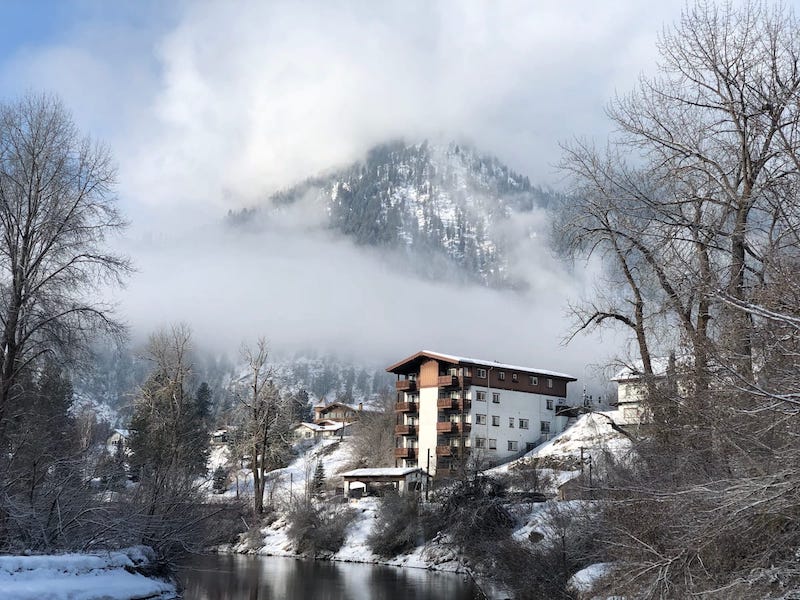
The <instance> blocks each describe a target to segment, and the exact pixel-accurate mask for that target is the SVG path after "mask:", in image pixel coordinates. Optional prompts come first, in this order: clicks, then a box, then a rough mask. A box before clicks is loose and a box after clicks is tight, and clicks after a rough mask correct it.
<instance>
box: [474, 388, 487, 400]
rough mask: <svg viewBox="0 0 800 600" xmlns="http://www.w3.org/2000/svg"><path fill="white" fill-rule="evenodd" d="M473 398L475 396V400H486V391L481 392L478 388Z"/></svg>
mask: <svg viewBox="0 0 800 600" xmlns="http://www.w3.org/2000/svg"><path fill="white" fill-rule="evenodd" d="M475 398H476V399H477V400H481V401H483V402H486V392H481V391H480V390H479V391H478V392H477V393H476V394H475Z"/></svg>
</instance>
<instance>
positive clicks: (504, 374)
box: [497, 371, 506, 381]
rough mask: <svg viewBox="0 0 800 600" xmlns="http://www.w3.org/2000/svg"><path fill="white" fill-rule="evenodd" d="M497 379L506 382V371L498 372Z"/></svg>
mask: <svg viewBox="0 0 800 600" xmlns="http://www.w3.org/2000/svg"><path fill="white" fill-rule="evenodd" d="M497 378H498V379H499V380H500V381H505V380H506V372H505V371H498V372H497Z"/></svg>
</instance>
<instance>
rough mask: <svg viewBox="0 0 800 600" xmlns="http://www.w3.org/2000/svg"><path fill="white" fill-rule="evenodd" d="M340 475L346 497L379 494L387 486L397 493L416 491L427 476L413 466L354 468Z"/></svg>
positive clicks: (421, 486)
mask: <svg viewBox="0 0 800 600" xmlns="http://www.w3.org/2000/svg"><path fill="white" fill-rule="evenodd" d="M341 476H342V479H344V485H345V495H346V496H347V497H348V498H359V497H361V496H362V495H363V496H370V495H381V494H382V493H383V492H384V491H385V490H386V489H387V488H390V489H394V490H396V491H397V493H399V494H405V493H409V492H418V491H420V490H422V489H423V488H424V486H425V482H426V481H427V478H428V477H427V473H425V471H423V470H422V469H418V468H413V467H411V468H406V467H404V468H397V467H388V468H380V469H355V470H353V471H346V472H344V473H342V474H341Z"/></svg>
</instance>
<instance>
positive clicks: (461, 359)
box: [386, 350, 577, 381]
mask: <svg viewBox="0 0 800 600" xmlns="http://www.w3.org/2000/svg"><path fill="white" fill-rule="evenodd" d="M421 356H426V357H429V358H434V359H436V358H438V359H441V360H445V361H448V362H451V363H469V364H472V365H481V366H486V367H493V368H496V369H508V370H509V371H525V372H527V373H536V374H537V375H547V376H549V377H557V378H559V379H568V380H570V381H577V378H576V377H573V376H572V375H567V374H566V373H559V372H558V371H548V370H547V369H537V368H536V367H522V366H519V365H510V364H506V363H501V362H497V361H494V360H482V359H480V358H468V357H465V356H456V355H455V354H443V353H442V352H433V351H432V350H421V351H419V352H417V353H416V354H412V355H411V356H409V357H408V358H405V359H403V360H401V361H400V362H398V363H395V364H393V365H392V366H390V367H388V368H387V369H386V370H387V371H394V370H395V369H397V368H399V367H401V366H403V365H405V364H406V363H409V362H411V361H413V360H415V359H417V358H419V357H421Z"/></svg>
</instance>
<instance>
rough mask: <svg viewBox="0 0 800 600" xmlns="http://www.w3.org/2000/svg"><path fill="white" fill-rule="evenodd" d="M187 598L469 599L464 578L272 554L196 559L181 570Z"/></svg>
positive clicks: (474, 593)
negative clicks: (274, 555)
mask: <svg viewBox="0 0 800 600" xmlns="http://www.w3.org/2000/svg"><path fill="white" fill-rule="evenodd" d="M179 577H180V579H181V581H182V582H183V584H184V586H185V591H184V598H185V599H186V600H239V599H246V600H311V599H314V600H316V599H319V600H327V599H330V600H401V599H402V600H408V599H409V598H413V599H414V600H440V599H446V600H470V599H472V598H477V597H478V596H477V589H476V588H475V586H474V585H473V584H472V582H471V581H469V580H468V579H466V578H465V576H464V575H461V574H455V573H441V572H432V571H426V570H423V569H400V568H395V567H386V566H382V565H365V564H356V563H341V562H330V561H311V560H299V559H294V558H282V557H273V556H243V555H236V554H234V555H224V554H223V555H211V556H196V557H193V558H192V559H191V560H190V561H189V562H188V563H187V564H185V565H184V566H183V567H181V569H180V570H179Z"/></svg>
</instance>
